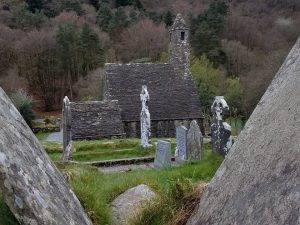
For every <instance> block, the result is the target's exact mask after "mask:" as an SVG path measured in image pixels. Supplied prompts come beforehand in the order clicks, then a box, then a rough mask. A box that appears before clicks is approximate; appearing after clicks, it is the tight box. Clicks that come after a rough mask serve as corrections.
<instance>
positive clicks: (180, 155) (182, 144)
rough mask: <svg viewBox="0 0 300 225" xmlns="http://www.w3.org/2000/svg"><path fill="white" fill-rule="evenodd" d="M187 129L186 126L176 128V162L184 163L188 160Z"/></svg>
mask: <svg viewBox="0 0 300 225" xmlns="http://www.w3.org/2000/svg"><path fill="white" fill-rule="evenodd" d="M187 132H188V130H187V128H186V127H185V126H178V127H176V151H175V160H176V161H177V162H184V161H186V160H187V157H188V155H187Z"/></svg>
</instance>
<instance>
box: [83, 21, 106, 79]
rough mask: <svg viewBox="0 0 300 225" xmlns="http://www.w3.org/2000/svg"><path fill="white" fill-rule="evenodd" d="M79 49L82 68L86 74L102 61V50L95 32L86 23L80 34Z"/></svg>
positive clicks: (101, 63)
mask: <svg viewBox="0 0 300 225" xmlns="http://www.w3.org/2000/svg"><path fill="white" fill-rule="evenodd" d="M80 39H81V40H80V41H81V45H80V51H81V58H82V69H83V72H84V73H85V74H86V73H87V72H88V71H91V70H94V69H96V68H97V67H98V66H99V65H103V63H104V50H103V48H102V46H101V43H100V41H99V37H98V35H97V33H96V32H95V31H94V30H93V29H92V28H91V27H90V26H89V25H88V24H84V25H83V27H82V31H81V34H80Z"/></svg>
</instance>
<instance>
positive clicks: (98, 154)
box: [42, 139, 175, 162]
mask: <svg viewBox="0 0 300 225" xmlns="http://www.w3.org/2000/svg"><path fill="white" fill-rule="evenodd" d="M156 141H157V139H153V143H156ZM171 142H172V151H173V153H174V151H175V139H171ZM139 143H140V141H139V140H138V139H117V140H98V141H75V150H76V151H75V153H74V154H73V160H75V161H79V162H87V161H98V160H109V159H123V158H132V157H143V156H154V154H155V144H154V146H153V147H152V148H150V149H148V150H147V151H143V150H142V149H141V147H140V146H139ZM42 144H43V146H44V147H45V149H46V151H47V152H48V154H49V155H50V157H51V159H52V160H54V161H59V159H60V157H61V154H62V145H61V144H59V143H49V142H42Z"/></svg>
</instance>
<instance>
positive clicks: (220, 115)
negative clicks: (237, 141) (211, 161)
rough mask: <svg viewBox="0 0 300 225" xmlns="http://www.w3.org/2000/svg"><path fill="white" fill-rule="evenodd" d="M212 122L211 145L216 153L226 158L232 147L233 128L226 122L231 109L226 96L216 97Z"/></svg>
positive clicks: (212, 107)
mask: <svg viewBox="0 0 300 225" xmlns="http://www.w3.org/2000/svg"><path fill="white" fill-rule="evenodd" d="M211 113H212V116H213V118H212V120H213V123H212V125H211V143H212V150H213V152H214V153H218V154H221V155H223V156H226V155H227V154H228V152H229V150H230V148H231V146H232V138H231V126H230V125H229V124H228V123H226V122H225V119H226V118H227V117H228V116H229V107H228V105H227V102H226V101H225V99H224V96H216V97H215V100H214V102H213V104H212V106H211Z"/></svg>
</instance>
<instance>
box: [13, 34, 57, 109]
mask: <svg viewBox="0 0 300 225" xmlns="http://www.w3.org/2000/svg"><path fill="white" fill-rule="evenodd" d="M16 49H17V50H16V51H17V52H18V55H19V61H18V66H19V72H20V74H22V75H24V76H25V77H26V79H27V80H28V83H29V84H30V89H31V91H36V92H37V93H38V94H39V96H41V97H42V99H43V100H44V105H45V110H46V111H49V110H52V108H53V106H54V105H55V103H57V102H56V99H57V98H56V96H57V93H59V78H60V77H59V74H60V73H59V70H58V60H57V45H56V41H55V38H54V32H53V30H40V31H37V30H33V31H31V32H29V33H28V34H27V35H26V36H25V37H23V38H22V39H21V40H20V41H19V42H18V43H17V45H16Z"/></svg>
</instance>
